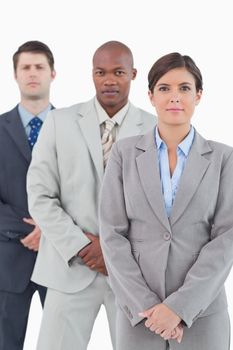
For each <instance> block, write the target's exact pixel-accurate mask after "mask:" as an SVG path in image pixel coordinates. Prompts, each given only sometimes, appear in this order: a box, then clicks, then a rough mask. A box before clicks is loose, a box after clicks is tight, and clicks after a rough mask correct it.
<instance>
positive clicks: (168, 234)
mask: <svg viewBox="0 0 233 350" xmlns="http://www.w3.org/2000/svg"><path fill="white" fill-rule="evenodd" d="M163 238H164V240H165V241H170V239H171V234H170V233H169V232H166V233H164V235H163Z"/></svg>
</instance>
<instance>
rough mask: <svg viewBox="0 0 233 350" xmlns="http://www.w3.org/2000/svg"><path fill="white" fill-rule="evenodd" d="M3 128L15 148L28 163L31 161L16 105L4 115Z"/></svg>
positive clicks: (29, 150)
mask: <svg viewBox="0 0 233 350" xmlns="http://www.w3.org/2000/svg"><path fill="white" fill-rule="evenodd" d="M5 129H6V130H7V132H8V133H9V135H10V137H11V138H12V140H13V141H14V142H15V144H16V146H17V148H18V149H19V151H20V152H21V153H22V155H23V156H24V158H25V159H26V160H27V162H28V163H30V161H31V149H30V147H29V144H28V140H27V136H26V134H25V130H24V127H23V124H22V122H21V119H20V116H19V113H18V107H17V106H16V107H15V108H14V109H13V110H12V111H11V112H9V114H8V115H7V117H6V123H5Z"/></svg>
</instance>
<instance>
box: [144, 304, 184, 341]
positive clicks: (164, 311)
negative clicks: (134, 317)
mask: <svg viewBox="0 0 233 350" xmlns="http://www.w3.org/2000/svg"><path fill="white" fill-rule="evenodd" d="M139 316H142V317H145V318H146V321H145V326H146V327H147V328H149V329H150V330H151V331H152V332H155V333H156V334H159V335H160V336H161V337H162V338H163V339H164V340H168V339H176V340H177V341H178V343H180V342H181V340H182V337H183V326H182V325H181V323H180V322H181V318H180V317H179V316H178V315H177V314H176V313H175V312H173V311H172V310H171V309H169V307H168V306H167V305H165V304H158V305H155V306H153V307H152V308H150V309H148V310H146V311H143V312H141V313H139Z"/></svg>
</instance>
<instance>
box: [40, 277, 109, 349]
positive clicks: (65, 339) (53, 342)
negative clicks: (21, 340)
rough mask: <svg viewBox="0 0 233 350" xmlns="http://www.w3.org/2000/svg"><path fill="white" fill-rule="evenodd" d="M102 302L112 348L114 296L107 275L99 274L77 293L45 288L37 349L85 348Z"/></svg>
mask: <svg viewBox="0 0 233 350" xmlns="http://www.w3.org/2000/svg"><path fill="white" fill-rule="evenodd" d="M101 305H104V306H105V308H106V313H107V317H108V322H109V329H110V335H111V340H112V344H113V349H115V342H116V339H115V326H116V306H115V297H114V295H113V292H112V290H111V288H110V286H109V284H108V280H107V278H106V277H105V276H103V275H101V274H98V275H97V276H96V278H95V280H94V281H93V282H92V283H91V284H90V285H89V286H88V287H87V288H85V289H84V290H82V291H80V292H77V293H72V294H68V293H62V292H59V291H55V290H52V289H48V291H47V296H46V300H45V307H44V313H43V317H42V324H41V329H40V333H39V339H38V344H37V350H54V349H56V350H86V349H87V346H88V343H89V340H90V337H91V332H92V328H93V325H94V322H95V319H96V317H97V314H98V312H99V309H100V307H101ZM106 332H107V330H106Z"/></svg>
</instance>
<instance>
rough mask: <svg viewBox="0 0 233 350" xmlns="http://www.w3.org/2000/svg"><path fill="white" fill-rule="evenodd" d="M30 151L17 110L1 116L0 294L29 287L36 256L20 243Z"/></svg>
mask: <svg viewBox="0 0 233 350" xmlns="http://www.w3.org/2000/svg"><path fill="white" fill-rule="evenodd" d="M30 161H31V150H30V147H29V144H28V141H27V137H26V134H25V130H24V127H23V124H22V122H21V119H20V116H19V114H18V107H17V106H16V107H15V108H14V109H13V110H11V111H10V112H7V113H5V114H3V115H1V116H0V290H2V291H9V292H16V293H19V292H22V291H23V290H24V289H25V288H26V287H27V285H28V283H29V281H30V277H31V274H32V270H33V267H34V263H35V259H36V253H35V252H33V251H30V250H29V249H27V248H25V247H24V246H23V245H22V244H21V243H20V239H21V238H22V237H24V236H26V235H27V234H28V233H30V232H31V231H32V229H33V226H32V225H29V224H26V223H24V222H23V220H22V219H23V217H27V218H29V217H30V214H29V212H28V204H27V192H26V174H27V170H28V167H29V164H30Z"/></svg>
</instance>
